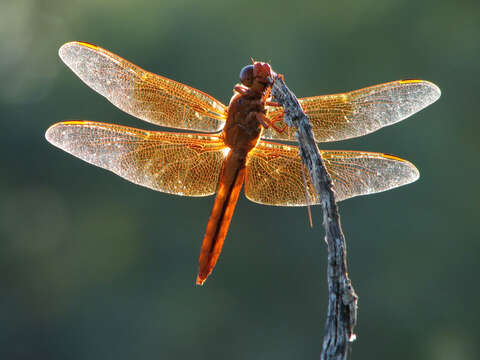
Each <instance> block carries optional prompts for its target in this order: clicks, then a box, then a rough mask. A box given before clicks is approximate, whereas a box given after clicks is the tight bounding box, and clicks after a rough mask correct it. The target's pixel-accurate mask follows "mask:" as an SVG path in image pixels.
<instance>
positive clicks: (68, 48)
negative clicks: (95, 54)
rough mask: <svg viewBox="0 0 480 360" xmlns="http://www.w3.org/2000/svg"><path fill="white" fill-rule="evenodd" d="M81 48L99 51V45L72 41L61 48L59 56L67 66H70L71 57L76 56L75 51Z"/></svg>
mask: <svg viewBox="0 0 480 360" xmlns="http://www.w3.org/2000/svg"><path fill="white" fill-rule="evenodd" d="M80 48H90V49H93V50H95V51H96V50H98V49H99V47H98V46H97V45H94V44H90V43H88V42H85V41H70V42H67V43H65V44H63V45H62V46H60V48H59V49H58V56H59V57H60V59H62V61H63V62H64V63H65V64H67V65H68V64H69V63H70V62H71V61H70V59H71V57H72V56H73V55H74V54H73V51H74V50H75V49H80Z"/></svg>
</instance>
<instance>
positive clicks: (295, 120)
mask: <svg viewBox="0 0 480 360" xmlns="http://www.w3.org/2000/svg"><path fill="white" fill-rule="evenodd" d="M271 95H272V96H273V98H274V100H275V101H277V102H278V103H280V104H281V105H282V106H283V108H284V113H285V115H284V122H285V123H286V124H287V125H288V126H290V127H292V126H293V127H294V128H295V129H296V132H295V136H296V137H297V141H298V148H299V152H300V156H301V158H302V162H303V163H304V165H305V167H306V168H307V169H308V172H309V174H310V179H311V181H312V183H313V185H314V187H315V190H316V191H317V193H318V195H319V197H320V200H321V205H322V209H323V225H324V227H325V241H326V243H327V246H328V313H327V320H326V324H325V334H324V337H323V347H322V354H321V357H320V359H321V360H331V359H335V360H344V359H346V358H347V352H348V345H349V341H352V340H353V339H354V338H355V335H354V333H353V328H354V327H355V323H356V320H357V295H356V294H355V291H354V290H353V287H352V284H351V281H350V279H349V277H348V273H347V262H346V245H345V237H344V235H343V232H342V227H341V224H340V216H339V214H338V208H337V204H336V202H335V197H334V192H333V190H332V180H331V179H330V176H329V174H328V172H327V170H326V169H325V165H324V162H323V159H322V157H321V155H320V151H319V150H318V147H317V144H316V142H315V139H314V138H313V133H312V127H311V126H310V121H309V119H308V117H307V115H305V113H304V112H303V110H302V108H301V106H300V104H299V103H298V101H297V98H296V97H295V95H294V94H293V93H292V92H291V91H290V89H288V87H287V86H286V85H285V83H284V81H283V79H281V78H280V77H277V78H276V80H275V82H274V84H273V88H272V92H271Z"/></svg>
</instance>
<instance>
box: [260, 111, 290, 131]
mask: <svg viewBox="0 0 480 360" xmlns="http://www.w3.org/2000/svg"><path fill="white" fill-rule="evenodd" d="M257 119H258V121H259V122H260V124H262V126H263V127H264V128H265V129H268V128H269V127H272V129H273V130H275V131H276V132H278V133H279V134H282V133H283V132H284V131H285V130H286V129H287V125H286V124H284V126H283V127H282V128H280V127H278V126H277V125H275V123H277V122H279V121H282V119H275V120H273V121H272V120H270V119H269V118H268V117H267V116H266V115H265V114H263V113H257Z"/></svg>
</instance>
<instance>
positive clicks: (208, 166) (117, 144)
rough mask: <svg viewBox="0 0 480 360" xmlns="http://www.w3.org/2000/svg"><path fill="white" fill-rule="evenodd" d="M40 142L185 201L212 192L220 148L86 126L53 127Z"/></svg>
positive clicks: (183, 137)
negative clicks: (182, 197)
mask: <svg viewBox="0 0 480 360" xmlns="http://www.w3.org/2000/svg"><path fill="white" fill-rule="evenodd" d="M45 137H46V138H47V140H48V141H49V142H51V143H52V144H53V145H55V146H57V147H59V148H60V149H62V150H65V151H66V152H68V153H70V154H72V155H74V156H76V157H79V158H80V159H82V160H85V161H86V162H89V163H90V164H93V165H96V166H99V167H101V168H104V169H107V170H110V171H112V172H114V173H115V174H117V175H119V176H121V177H123V178H125V179H127V180H129V181H131V182H133V183H135V184H138V185H142V186H145V187H148V188H151V189H154V190H158V191H163V192H166V193H170V194H177V195H185V196H206V195H211V194H214V193H215V192H216V190H217V185H218V181H219V175H220V172H221V170H222V165H223V161H224V158H225V149H226V148H225V145H224V143H223V141H222V140H221V139H220V138H219V137H218V136H217V135H200V134H181V133H167V132H157V131H155V132H154V131H144V130H138V129H133V128H129V127H124V126H118V125H112V124H103V123H96V122H89V121H67V122H62V123H58V124H55V125H53V126H51V127H50V128H49V129H48V130H47V132H46V134H45Z"/></svg>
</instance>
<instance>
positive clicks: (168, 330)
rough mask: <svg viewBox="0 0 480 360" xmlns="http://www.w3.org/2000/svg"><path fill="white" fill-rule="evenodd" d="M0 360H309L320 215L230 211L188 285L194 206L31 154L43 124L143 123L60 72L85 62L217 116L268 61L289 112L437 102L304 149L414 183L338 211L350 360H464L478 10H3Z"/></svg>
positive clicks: (203, 213)
mask: <svg viewBox="0 0 480 360" xmlns="http://www.w3.org/2000/svg"><path fill="white" fill-rule="evenodd" d="M0 29H1V33H2V34H3V35H2V37H1V38H0V79H1V85H0V151H1V154H2V159H1V167H0V174H1V176H0V199H1V200H0V269H1V271H0V290H1V292H0V355H2V356H1V358H2V359H90V360H93V359H102V360H103V359H113V358H115V359H132V358H135V359H147V358H154V357H155V358H163V359H189V358H196V359H224V358H228V359H258V358H261V359H292V358H294V357H295V358H300V359H315V358H317V357H318V356H319V353H320V348H321V338H322V334H323V326H324V314H325V313H326V298H327V288H326V274H325V269H326V248H325V245H324V243H323V231H322V228H321V213H320V209H319V208H315V209H314V216H315V222H316V224H315V225H316V226H315V228H314V229H313V230H311V229H309V228H308V227H307V220H306V211H305V210H304V209H297V208H293V209H292V208H274V207H265V206H260V205H256V204H253V203H251V202H249V201H247V200H246V199H245V198H244V197H242V198H241V199H240V201H239V205H238V208H237V211H236V214H235V216H234V220H233V222H232V226H231V229H230V233H229V236H228V239H227V242H226V244H225V248H224V252H223V254H222V256H221V258H220V261H219V263H218V265H217V268H216V270H215V272H214V273H213V276H211V277H210V279H209V280H208V281H207V282H206V285H205V286H204V287H203V288H198V287H195V286H194V280H195V275H196V270H197V257H198V253H199V248H200V242H201V240H202V236H203V233H204V230H205V226H206V222H207V219H208V216H209V213H210V210H211V206H212V204H213V198H202V199H189V198H181V197H175V196H171V195H165V194H161V193H155V192H153V191H150V190H148V189H144V188H140V187H138V186H135V185H132V184H130V183H127V182H126V181H124V180H122V179H120V178H118V177H116V176H114V175H112V174H111V173H108V172H106V171H104V170H101V169H98V168H94V167H92V166H89V165H87V164H85V163H83V162H81V161H80V160H77V159H75V158H73V157H71V156H69V155H68V154H66V153H64V152H62V151H60V150H58V149H56V148H54V147H52V146H51V145H50V144H48V143H47V142H46V141H45V140H44V135H43V134H44V131H45V129H46V128H47V127H48V126H49V125H50V124H52V123H54V122H57V121H61V120H65V119H88V120H98V121H105V122H114V123H118V124H125V125H130V126H135V127H140V128H144V129H154V127H153V126H151V125H149V124H147V123H144V122H141V121H139V120H136V119H134V118H132V117H130V116H128V115H126V114H124V113H123V112H121V111H120V110H118V109H116V108H115V107H114V106H112V105H111V104H110V103H109V102H108V101H106V100H105V99H104V98H102V97H101V96H99V95H97V94H95V93H94V92H93V91H92V90H90V89H89V88H87V87H86V86H84V85H83V83H82V82H81V81H80V80H79V79H78V78H76V77H75V75H74V74H73V73H72V72H70V71H69V70H68V69H67V68H66V67H65V66H64V65H63V63H61V61H60V59H59V58H58V56H57V50H58V48H59V47H60V46H61V45H62V44H63V43H64V42H67V41H71V40H83V41H88V42H92V43H95V44H98V45H101V46H103V47H105V48H107V49H110V50H112V51H114V52H116V53H117V54H119V55H120V56H122V57H125V58H126V59H129V60H131V61H133V62H134V63H136V64H138V65H140V66H142V67H144V68H146V69H148V70H151V71H153V72H156V73H159V74H162V75H165V76H167V77H170V78H173V79H176V80H178V81H181V82H184V83H187V84H189V85H191V86H194V87H196V88H199V89H201V90H203V91H205V92H207V93H209V94H211V95H213V96H214V97H216V98H218V99H219V100H221V101H223V102H225V103H227V102H228V101H229V98H230V96H231V94H232V87H233V85H234V83H235V82H236V81H237V78H238V72H239V70H240V69H241V67H242V66H243V65H245V64H247V63H248V62H249V59H250V57H251V56H253V57H254V58H255V59H263V60H267V61H271V63H272V64H273V67H274V68H275V69H276V70H277V71H278V72H281V73H283V74H285V76H286V80H287V82H288V84H289V86H290V87H291V88H292V89H293V90H294V91H295V92H296V94H297V95H298V96H310V95H317V94H325V93H334V92H339V91H346V90H353V89H357V88H361V87H364V86H368V85H373V84H377V83H381V82H386V81H390V80H396V79H401V78H412V77H418V78H423V79H428V80H431V81H433V82H435V83H436V84H438V85H439V86H440V88H441V89H442V90H443V94H442V97H441V99H440V101H438V102H437V103H435V104H434V105H432V106H431V107H430V108H428V109H426V110H424V111H422V112H421V113H419V114H417V115H415V116H413V117H412V118H411V119H408V120H406V121H404V122H402V123H400V124H398V125H395V126H392V127H389V128H386V129H383V130H381V131H379V132H377V133H375V134H372V135H369V136H366V137H362V138H359V139H353V140H350V141H344V142H341V143H335V144H329V145H328V146H322V147H324V148H336V149H341V148H343V149H357V150H371V151H381V152H386V153H392V154H395V155H398V156H401V157H404V158H406V159H409V160H411V161H412V162H414V163H415V164H416V165H417V167H418V168H419V169H420V171H421V174H422V176H421V178H420V180H419V181H418V182H416V183H414V184H412V185H409V186H406V187H403V188H400V189H397V190H393V191H390V192H386V193H382V194H378V195H375V196H370V197H360V198H356V199H352V200H348V201H346V202H344V203H341V214H342V222H343V226H344V231H345V234H346V237H347V242H348V259H349V270H350V274H351V277H352V279H353V282H354V285H355V288H356V290H357V292H358V293H359V295H360V302H359V324H358V327H357V329H356V330H357V333H358V340H357V341H356V342H355V343H354V345H353V353H352V356H351V358H354V359H372V358H374V359H391V360H393V359H436V360H437V359H440V360H443V359H456V360H470V359H478V358H479V356H480V347H479V346H480V345H479V342H478V333H479V332H480V326H479V322H480V310H479V309H480V307H479V306H478V304H479V296H480V291H479V287H478V278H477V275H478V265H479V263H480V242H479V235H478V214H479V210H480V208H479V187H478V178H479V165H478V155H479V150H480V145H479V139H478V134H479V131H480V125H479V124H480V121H479V119H478V117H477V112H478V111H477V110H478V106H477V105H478V81H479V60H480V57H479V55H480V42H479V40H478V39H479V38H480V2H478V1H468V0H462V1H448V0H445V1H433V0H425V1H404V0H382V1H377V0H361V1H358V0H339V1H297V2H293V1H283V0H277V1H249V0H245V1H241V2H240V1H236V2H230V1H222V0H204V1H193V0H179V1H161V0H160V1H154V0H137V1H129V0H103V1H101V2H99V1H96V0H95V1H94V0H83V1H79V0H75V1H60V0H44V1H41V0H37V1H34V0H16V1H3V2H1V3H0Z"/></svg>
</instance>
